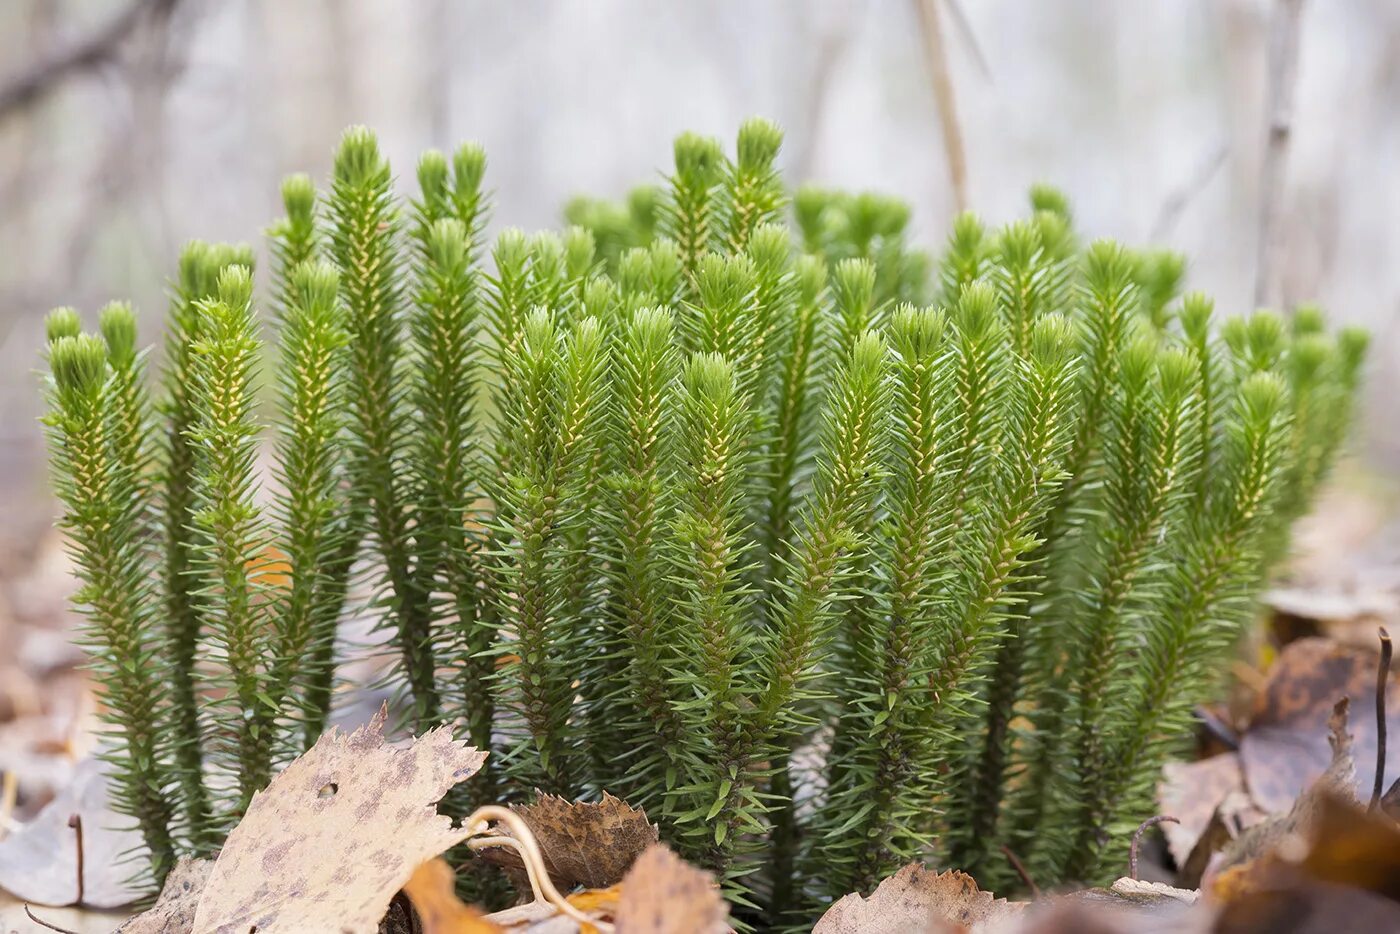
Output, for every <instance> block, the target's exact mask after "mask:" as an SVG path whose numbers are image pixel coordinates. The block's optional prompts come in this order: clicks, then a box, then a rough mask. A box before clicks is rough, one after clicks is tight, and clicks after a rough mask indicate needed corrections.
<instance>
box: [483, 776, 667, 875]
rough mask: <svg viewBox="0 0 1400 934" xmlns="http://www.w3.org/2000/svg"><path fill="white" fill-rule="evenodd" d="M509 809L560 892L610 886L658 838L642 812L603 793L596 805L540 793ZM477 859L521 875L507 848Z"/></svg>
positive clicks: (516, 859)
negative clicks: (525, 828) (532, 841)
mask: <svg viewBox="0 0 1400 934" xmlns="http://www.w3.org/2000/svg"><path fill="white" fill-rule="evenodd" d="M511 810H513V811H515V813H517V814H519V815H520V816H521V818H522V819H524V821H525V823H527V824H529V825H530V830H531V832H532V833H534V835H535V841H536V842H537V843H538V844H539V846H540V852H541V853H543V854H544V861H545V865H546V867H547V868H548V869H549V875H550V878H552V879H553V880H554V884H555V885H556V886H558V887H559V888H560V889H561V890H564V891H567V890H569V889H571V888H573V887H574V886H577V885H581V886H583V887H584V888H589V889H605V888H607V887H608V886H610V885H616V884H617V883H618V882H620V881H621V880H622V877H623V876H624V875H626V873H627V870H628V869H630V868H631V867H632V863H633V862H634V861H635V860H636V859H637V857H638V856H640V855H641V854H642V852H643V851H644V850H646V848H647V847H649V846H651V845H652V844H654V843H656V842H657V840H658V839H659V838H660V834H659V832H658V830H657V827H656V825H655V824H653V823H651V822H649V821H648V820H647V814H646V811H645V810H642V809H640V808H634V807H631V806H630V805H628V804H627V803H626V802H624V801H622V800H620V799H618V798H614V797H613V796H612V795H610V794H607V793H606V792H604V794H603V800H602V801H599V802H596V803H594V802H586V801H575V802H570V801H567V800H565V799H564V798H560V797H558V796H556V795H546V794H540V795H537V797H536V798H535V800H534V801H532V802H531V803H529V804H522V805H514V806H512V807H511ZM481 857H482V858H483V859H485V860H487V861H489V862H493V863H495V864H496V865H498V866H501V867H503V868H505V869H507V870H510V871H517V870H518V871H520V872H521V873H523V871H524V866H523V864H522V863H521V861H520V857H519V856H518V855H517V854H516V853H515V851H514V850H511V849H509V848H507V847H492V848H490V849H487V850H483V851H481Z"/></svg>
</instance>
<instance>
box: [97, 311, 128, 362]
mask: <svg viewBox="0 0 1400 934" xmlns="http://www.w3.org/2000/svg"><path fill="white" fill-rule="evenodd" d="M97 326H98V330H100V331H101V332H102V339H103V340H104V341H106V342H107V355H108V358H109V359H110V360H111V361H112V366H114V367H116V368H117V369H118V370H122V369H125V368H126V367H128V366H130V365H131V363H132V361H134V360H135V359H136V312H134V311H133V310H132V308H131V306H130V305H128V304H127V303H126V302H111V303H109V304H108V305H107V306H106V307H105V308H103V309H102V311H100V312H99V313H98V316H97Z"/></svg>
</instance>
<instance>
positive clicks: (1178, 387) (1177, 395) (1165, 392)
mask: <svg viewBox="0 0 1400 934" xmlns="http://www.w3.org/2000/svg"><path fill="white" fill-rule="evenodd" d="M1196 375H1197V364H1196V359H1195V358H1194V357H1193V356H1192V355H1191V354H1190V352H1188V351H1186V350H1182V349H1181V348H1179V347H1172V348H1170V349H1168V350H1164V351H1162V352H1161V353H1160V354H1158V356H1157V384H1158V385H1159V386H1161V387H1162V397H1163V398H1164V399H1165V400H1166V401H1167V404H1168V405H1169V406H1177V405H1180V404H1181V402H1182V401H1183V400H1184V399H1185V398H1186V396H1187V395H1189V394H1190V393H1192V392H1194V391H1195V388H1196Z"/></svg>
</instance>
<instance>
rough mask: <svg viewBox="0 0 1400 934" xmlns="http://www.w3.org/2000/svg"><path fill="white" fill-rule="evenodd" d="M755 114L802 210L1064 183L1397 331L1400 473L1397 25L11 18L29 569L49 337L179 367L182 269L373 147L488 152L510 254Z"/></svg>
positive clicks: (1235, 281) (569, 12) (224, 6)
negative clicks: (856, 195) (310, 178)
mask: <svg viewBox="0 0 1400 934" xmlns="http://www.w3.org/2000/svg"><path fill="white" fill-rule="evenodd" d="M750 114H762V115H766V116H768V117H771V118H773V119H775V120H777V121H778V122H779V123H781V124H782V125H783V126H784V127H785V128H786V130H787V142H786V146H785V149H784V152H783V155H782V159H781V161H782V163H783V165H784V167H785V169H786V171H787V173H788V178H789V180H790V181H791V182H793V183H801V182H806V181H817V182H823V183H830V184H834V185H848V186H856V187H873V188H878V189H880V190H883V191H886V192H889V193H892V194H897V195H899V196H902V197H904V198H906V199H908V200H909V201H910V202H911V204H912V205H913V207H914V217H915V221H914V226H915V232H916V237H917V239H919V240H921V241H923V242H925V243H926V244H928V245H936V244H938V243H939V242H940V241H941V239H942V238H943V237H944V235H945V231H946V229H947V227H948V225H949V222H950V220H951V218H952V217H953V215H954V214H955V212H956V211H957V210H958V208H959V207H960V205H961V204H962V203H963V202H965V203H966V204H967V205H968V206H970V207H973V208H974V209H976V210H978V211H980V212H982V213H983V214H985V215H986V216H987V217H988V218H989V219H991V220H993V221H1002V220H1005V219H1007V218H1008V217H1011V216H1013V215H1016V214H1018V213H1020V212H1022V211H1023V210H1024V205H1025V192H1026V189H1027V187H1028V186H1029V185H1030V184H1031V183H1032V182H1034V181H1046V182H1050V183H1052V184H1055V185H1057V186H1060V187H1062V188H1063V189H1065V190H1066V191H1067V192H1068V193H1069V195H1070V197H1071V199H1072V201H1073V204H1074V206H1075V209H1076V211H1077V213H1078V218H1079V224H1080V227H1081V228H1082V229H1083V230H1084V231H1085V232H1086V233H1088V234H1090V235H1108V236H1114V237H1119V238H1123V239H1126V240H1129V241H1132V242H1136V243H1143V242H1155V243H1159V244H1163V245H1167V246H1170V247H1172V248H1175V249H1178V250H1180V251H1182V252H1184V253H1185V254H1186V255H1187V256H1188V257H1189V258H1190V263H1191V265H1190V275H1189V285H1190V287H1192V288H1199V289H1203V290H1205V291H1207V292H1209V293H1212V294H1213V295H1214V296H1215V297H1216V298H1217V299H1218V301H1219V305H1220V307H1222V308H1223V309H1225V310H1227V311H1230V312H1236V311H1243V310H1247V309H1248V308H1250V307H1251V306H1252V305H1254V304H1255V303H1256V301H1261V302H1262V303H1264V304H1268V305H1273V306H1276V307H1277V306H1287V305H1290V304H1292V303H1295V302H1298V301H1303V300H1316V301H1318V302H1320V303H1322V304H1323V305H1324V306H1326V307H1327V308H1328V309H1329V310H1330V312H1331V313H1332V315H1333V316H1334V319H1335V320H1336V321H1338V322H1347V323H1360V324H1364V325H1366V326H1367V327H1369V328H1370V329H1371V330H1372V332H1373V333H1374V335H1375V344H1374V352H1373V355H1372V358H1371V365H1370V374H1369V384H1368V390H1367V392H1368V397H1367V402H1368V405H1367V407H1366V409H1365V412H1366V414H1365V415H1364V416H1363V418H1362V419H1361V421H1360V430H1359V437H1358V438H1357V440H1356V446H1355V447H1356V450H1357V451H1358V452H1359V455H1360V458H1361V463H1363V464H1365V465H1367V466H1368V469H1369V471H1370V472H1371V474H1373V475H1374V474H1379V475H1382V476H1384V475H1386V474H1388V473H1390V472H1391V470H1392V468H1393V467H1394V465H1395V464H1396V463H1397V462H1400V420H1397V419H1396V418H1395V416H1394V411H1395V408H1394V406H1393V404H1392V402H1391V400H1392V399H1393V397H1394V396H1395V394H1396V392H1397V390H1400V377H1397V376H1396V375H1395V371H1396V367H1395V365H1394V364H1396V363H1397V362H1400V329H1397V323H1396V322H1397V308H1400V263H1397V262H1396V258H1397V257H1400V223H1396V220H1395V219H1396V218H1397V217H1400V172H1396V171H1394V166H1395V165H1397V163H1398V162H1400V3H1396V2H1395V0H1329V2H1325V3H1324V2H1320V0H1313V2H1311V3H1304V2H1302V0H1172V2H1156V3H1126V2H1122V0H1037V2H1034V3H1027V2H1024V0H957V2H950V0H864V2H862V0H766V2H762V3H753V2H742V0H732V2H713V3H687V4H680V3H652V2H645V0H591V2H587V3H578V2H567V0H514V2H509V3H484V2H465V0H459V2H451V0H414V2H406V0H299V2H295V3H288V2H279V0H223V2H214V0H5V2H4V3H2V4H0V205H3V213H0V506H2V507H3V510H4V512H3V514H4V517H5V521H4V522H3V523H0V561H3V563H4V565H5V566H7V567H11V568H12V567H14V566H15V565H16V564H20V565H26V564H32V562H33V559H34V556H35V552H36V549H38V548H40V547H41V544H42V543H43V542H46V541H51V540H52V539H51V537H50V536H49V534H48V531H47V530H48V529H49V527H50V524H51V520H52V509H53V507H52V505H51V500H50V498H49V494H48V493H47V491H46V476H45V470H44V465H43V443H42V437H41V433H40V431H39V427H38V426H37V425H36V423H35V418H36V416H37V415H38V414H39V393H38V388H37V387H38V380H37V377H36V376H35V374H34V368H35V361H36V351H37V348H38V347H39V343H40V337H41V322H42V316H43V314H44V313H45V312H46V311H47V310H48V309H49V308H50V307H52V306H54V305H58V304H73V305H76V306H78V307H79V308H80V309H81V310H82V311H84V312H85V313H87V314H93V313H94V312H95V309H96V307H97V306H99V305H100V304H101V303H103V302H105V301H106V300H108V299H111V298H130V299H132V300H134V301H135V302H136V303H137V304H138V307H139V308H140V309H141V311H142V314H143V320H144V321H145V324H146V330H145V333H146V335H148V337H149V338H150V339H152V340H154V339H155V337H156V335H157V330H158V328H159V325H160V321H161V318H162V316H163V314H164V290H165V282H166V279H167V277H168V276H169V275H170V274H171V272H172V269H173V265H174V260H175V257H176V254H177V251H178V249H179V246H180V244H181V243H182V242H183V241H184V240H186V239H188V238H191V237H202V238H205V239H230V240H247V241H252V242H258V241H259V240H260V238H261V231H262V227H263V225H264V224H266V223H267V222H268V221H269V220H270V219H271V218H273V217H274V216H275V215H276V214H277V213H279V206H278V202H277V195H278V182H279V179H280V178H281V176H283V175H284V174H285V173H288V172H292V171H307V172H310V173H312V174H313V175H314V176H316V177H317V178H318V179H323V178H324V176H325V174H326V172H327V169H328V167H329V162H330V155H331V151H332V148H333V146H334V145H335V143H336V140H337V138H338V136H339V133H340V131H341V129H342V128H343V127H344V126H346V125H347V124H350V123H356V122H360V123H366V124H369V125H371V126H373V127H375V128H376V129H377V130H378V131H379V133H380V136H381V139H382V140H383V142H384V144H385V146H386V148H387V151H388V153H389V154H390V156H391V158H393V160H394V162H395V165H396V167H397V170H398V172H399V174H400V175H401V176H404V177H411V174H412V169H413V165H414V161H415V160H416V156H417V154H418V153H419V152H420V151H421V150H423V149H424V148H426V147H429V146H437V147H441V148H448V147H450V146H452V145H454V144H455V143H456V142H459V141H461V140H465V139H475V140H478V141H480V142H482V143H483V144H484V145H485V146H486V148H487V150H488V152H489V154H490V157H491V160H492V161H491V164H490V168H489V173H488V183H489V185H490V187H491V188H493V189H494V191H495V200H496V206H497V207H496V212H495V219H494V222H493V223H494V226H495V228H497V229H499V228H500V227H502V226H506V225H515V226H520V227H524V228H526V229H533V228H538V227H543V226H556V225H558V223H559V222H560V208H561V206H562V205H563V204H564V202H565V201H566V200H567V199H568V198H570V197H571V196H572V195H575V194H577V193H581V192H588V193H594V194H600V195H608V196H616V195H620V194H622V193H623V192H625V191H626V189H627V188H628V187H630V186H631V185H633V184H635V183H637V182H639V181H642V180H647V179H655V178H657V177H658V174H659V172H660V171H662V170H663V169H664V168H665V166H666V164H667V162H668V160H669V157H670V140H671V139H672V137H673V136H674V135H675V134H676V133H678V132H680V131H681V130H684V129H693V130H698V131H702V132H705V133H712V134H716V135H719V136H721V137H723V138H726V139H732V136H733V133H734V130H735V128H736V127H737V125H738V123H739V121H740V120H741V119H742V118H743V117H745V116H747V115H750ZM1271 126H1273V127H1274V128H1275V129H1274V131H1273V132H1270V127H1271ZM1261 244H1263V246H1262V247H1261ZM1261 260H1262V262H1261ZM55 573H57V572H55Z"/></svg>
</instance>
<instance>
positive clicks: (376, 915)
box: [193, 708, 486, 934]
mask: <svg viewBox="0 0 1400 934" xmlns="http://www.w3.org/2000/svg"><path fill="white" fill-rule="evenodd" d="M386 716H387V711H386V710H385V709H383V708H381V710H380V712H379V713H378V714H377V715H376V716H375V717H374V718H373V719H372V720H371V721H370V722H369V724H368V725H366V726H362V727H360V728H359V729H358V730H356V731H355V732H354V733H351V734H350V735H349V736H346V735H345V734H344V733H342V732H341V731H340V730H339V729H336V728H332V729H330V730H329V731H327V732H326V733H325V734H323V735H322V736H321V738H320V739H318V740H317V741H316V745H315V746H313V747H311V749H310V750H308V751H307V752H306V753H305V754H304V755H302V756H301V757H300V758H298V759H297V760H295V761H294V762H292V764H291V765H289V766H287V768H286V769H284V770H283V771H282V772H281V773H280V774H279V775H278V776H277V777H276V778H274V779H273V780H272V783H271V784H269V785H268V786H267V788H266V789H265V790H264V791H261V792H259V793H258V794H256V795H254V796H253V800H252V802H251V803H250V804H249V805H248V811H247V813H246V814H244V816H243V820H242V821H241V822H239V824H238V826H237V827H235V828H234V829H233V832H232V833H230V834H229V836H228V840H227V841H225V843H224V848H223V850H222V852H220V854H219V858H218V861H217V862H216V863H215V864H214V870H213V872H212V874H211V875H210V878H209V883H208V885H207V886H206V888H205V892H204V897H203V898H202V899H201V900H200V903H199V909H198V911H197V912H196V914H195V921H194V928H193V930H194V932H195V934H206V932H218V934H249V932H250V931H258V932H260V934H270V932H279V931H287V932H292V931H295V932H298V934H314V932H318V931H325V932H328V934H360V932H365V934H371V932H374V931H376V930H377V929H378V927H379V920H380V919H381V918H382V917H384V912H385V911H386V910H387V909H388V907H389V902H390V900H391V899H392V898H393V897H394V894H395V893H396V892H398V891H399V889H400V888H402V887H403V886H404V884H405V883H407V882H408V880H409V878H410V877H411V876H412V875H413V871H414V870H415V869H417V868H418V867H419V866H420V865H422V864H423V862H424V861H426V860H428V859H430V858H432V857H434V856H437V855H438V854H439V853H441V852H443V851H444V850H446V849H447V848H448V847H450V846H453V845H454V844H456V843H459V842H461V841H462V840H463V839H465V838H466V837H467V832H466V831H465V830H463V829H460V828H457V827H454V826H453V825H452V821H451V819H450V818H448V817H444V816H442V815H439V814H438V813H437V810H436V807H435V805H436V804H437V802H438V800H439V799H440V798H441V797H442V796H443V795H444V794H445V793H446V792H447V790H448V789H449V788H451V787H452V786H453V785H456V784H458V783H459V782H462V781H464V780H466V779H467V778H469V777H471V776H472V775H474V774H475V773H476V771H477V770H478V769H480V768H481V764H482V762H484V761H485V759H486V754H485V753H484V752H478V751H477V750H475V749H472V748H470V747H468V746H465V745H464V744H462V743H459V742H457V741H456V740H454V739H453V738H452V735H451V733H450V732H449V730H448V728H447V727H439V728H438V729H435V730H430V731H428V732H427V733H425V734H423V735H422V736H421V737H419V738H418V739H417V740H415V741H413V742H412V743H411V744H409V745H407V746H405V747H403V748H394V747H393V746H388V745H386V744H385V742H384V720H385V717H386Z"/></svg>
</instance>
